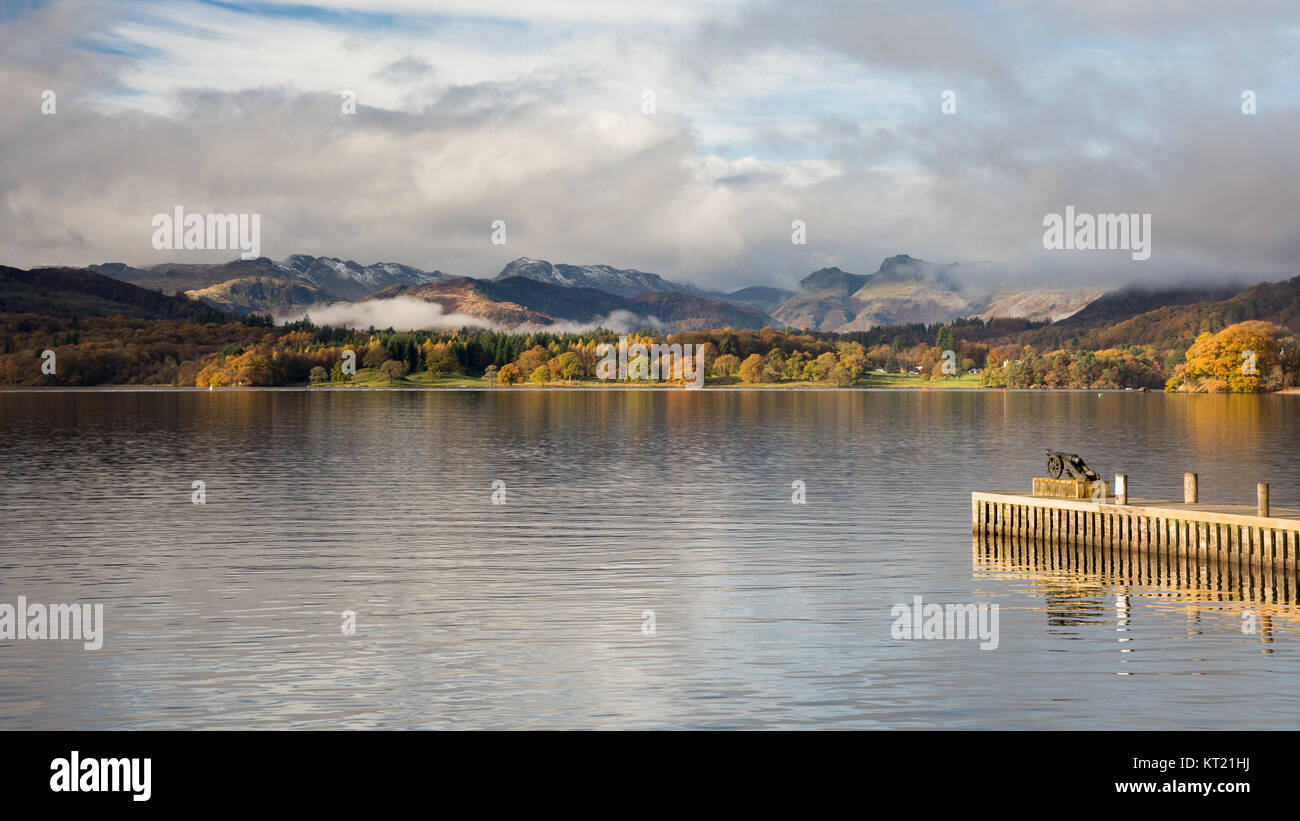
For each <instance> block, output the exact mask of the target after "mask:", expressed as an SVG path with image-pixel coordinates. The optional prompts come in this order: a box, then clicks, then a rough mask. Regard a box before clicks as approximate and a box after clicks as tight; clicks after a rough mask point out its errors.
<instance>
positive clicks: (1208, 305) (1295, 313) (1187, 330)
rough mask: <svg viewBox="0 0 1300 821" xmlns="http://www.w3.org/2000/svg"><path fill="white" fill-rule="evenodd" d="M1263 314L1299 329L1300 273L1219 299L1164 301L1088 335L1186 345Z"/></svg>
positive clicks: (1101, 340) (1110, 341) (1106, 340)
mask: <svg viewBox="0 0 1300 821" xmlns="http://www.w3.org/2000/svg"><path fill="white" fill-rule="evenodd" d="M1252 319H1260V320H1265V321H1268V322H1275V323H1277V324H1278V325H1281V326H1283V327H1285V328H1287V329H1289V330H1291V331H1294V332H1300V277H1292V278H1291V279H1289V280H1286V281H1284V282H1262V283H1260V284H1258V285H1254V286H1252V287H1250V288H1246V289H1245V290H1243V291H1241V292H1240V293H1237V294H1235V295H1233V296H1231V297H1229V298H1228V299H1223V300H1219V301H1217V302H1198V303H1195V304H1192V305H1166V306H1162V307H1160V308H1156V309H1155V310H1152V311H1147V312H1145V313H1141V314H1138V315H1137V316H1134V317H1132V318H1130V319H1126V320H1124V321H1121V322H1118V323H1115V324H1106V325H1103V326H1101V327H1099V328H1096V329H1094V330H1092V331H1091V332H1090V333H1089V334H1088V335H1087V336H1085V337H1084V338H1085V339H1088V340H1090V341H1094V342H1095V343H1096V344H1098V345H1100V346H1112V345H1121V344H1138V345H1142V344H1155V345H1159V346H1161V347H1169V348H1175V349H1179V350H1185V349H1186V348H1187V346H1189V345H1191V343H1192V342H1193V341H1195V339H1196V337H1197V335H1198V334H1200V333H1202V332H1204V331H1210V332H1212V333H1217V332H1218V331H1221V330H1223V329H1224V328H1226V327H1228V326H1229V325H1234V324H1236V323H1238V322H1245V321H1247V320H1252Z"/></svg>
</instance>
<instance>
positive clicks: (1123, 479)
mask: <svg viewBox="0 0 1300 821" xmlns="http://www.w3.org/2000/svg"><path fill="white" fill-rule="evenodd" d="M1115 504H1117V505H1126V504H1128V474H1127V473H1116V474H1115Z"/></svg>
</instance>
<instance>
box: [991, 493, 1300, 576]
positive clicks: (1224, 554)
mask: <svg viewBox="0 0 1300 821" xmlns="http://www.w3.org/2000/svg"><path fill="white" fill-rule="evenodd" d="M1081 484H1085V485H1092V484H1096V485H1101V489H1100V492H1098V493H1097V495H1098V496H1099V497H1100V498H1072V499H1071V498H1058V497H1055V496H1035V495H1032V494H1023V493H1001V492H977V493H972V494H971V529H972V530H973V531H974V532H975V533H977V534H978V533H992V534H1000V535H1008V536H1020V537H1024V538H1027V539H1036V540H1044V541H1049V542H1069V543H1074V544H1083V545H1097V546H1103V547H1114V548H1119V549H1123V550H1129V551H1139V552H1144V553H1152V554H1156V555H1166V556H1177V557H1184V558H1186V559H1188V560H1193V561H1199V562H1214V561H1229V562H1233V563H1238V564H1241V565H1243V566H1249V567H1260V568H1265V567H1268V568H1277V569H1281V570H1288V571H1290V570H1295V569H1296V568H1297V553H1300V510H1292V509H1287V510H1280V509H1271V508H1270V506H1269V499H1268V485H1266V484H1260V485H1259V487H1258V494H1257V495H1258V498H1257V503H1256V504H1255V505H1254V506H1250V505H1225V504H1203V503H1201V502H1200V501H1199V489H1198V481H1197V476H1196V474H1194V473H1188V474H1186V475H1185V476H1184V484H1183V487H1184V499H1183V501H1182V502H1181V503H1179V502H1176V501H1169V500H1162V499H1129V498H1128V477H1127V476H1125V475H1123V474H1119V475H1117V476H1116V477H1115V483H1114V486H1115V493H1114V496H1110V495H1108V492H1109V487H1108V486H1107V485H1106V484H1105V483H1102V482H1097V483H1081ZM1086 491H1087V489H1086V488H1085V492H1082V493H1081V494H1080V495H1082V496H1085V497H1089V496H1090V495H1091V494H1089V493H1088V492H1086Z"/></svg>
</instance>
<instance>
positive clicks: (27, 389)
mask: <svg viewBox="0 0 1300 821" xmlns="http://www.w3.org/2000/svg"><path fill="white" fill-rule="evenodd" d="M171 391H175V392H178V393H191V392H192V393H238V392H253V391H329V392H343V391H407V392H429V391H433V392H437V391H442V392H447V391H499V392H502V393H513V392H538V391H571V392H584V393H596V392H600V391H643V392H654V393H660V392H674V393H704V392H720V391H758V392H773V391H781V392H790V393H795V392H800V393H886V392H891V391H903V392H914V393H1035V394H1043V393H1096V394H1098V395H1099V396H1104V395H1106V394H1111V393H1121V394H1129V393H1133V394H1141V393H1145V394H1152V395H1159V396H1300V388H1285V389H1283V390H1279V391H1269V392H1266V393H1220V394H1211V393H1189V392H1185V391H1172V392H1168V391H1158V390H1145V391H1143V390H1138V389H1136V388H1111V389H1102V390H1096V389H1090V388H984V387H979V386H965V387H958V386H954V387H943V386H937V387H930V386H924V387H923V386H919V385H916V386H913V385H890V386H880V385H875V386H872V385H862V386H854V387H847V388H842V387H838V386H826V387H813V386H808V385H780V384H757V385H754V384H748V385H714V386H705V387H703V388H686V387H682V386H680V385H632V384H619V385H551V384H548V385H512V386H509V387H502V386H499V385H465V384H461V385H413V384H408V385H345V384H323V385H263V386H255V387H207V388H200V387H197V386H186V385H77V386H71V385H49V386H46V385H12V386H0V394H3V393H165V392H171Z"/></svg>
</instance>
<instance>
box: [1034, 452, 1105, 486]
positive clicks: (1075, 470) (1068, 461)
mask: <svg viewBox="0 0 1300 821" xmlns="http://www.w3.org/2000/svg"><path fill="white" fill-rule="evenodd" d="M1063 473H1068V474H1069V478H1071V479H1079V480H1081V481H1086V482H1096V481H1098V480H1099V479H1101V477H1100V476H1098V475H1097V473H1096V472H1095V471H1094V470H1093V469H1092V468H1090V467H1088V466H1087V465H1085V464H1084V463H1083V459H1082V458H1080V457H1079V455H1078V454H1077V453H1061V452H1060V451H1055V450H1049V451H1047V475H1049V476H1051V477H1052V478H1053V479H1060V478H1061V474H1063Z"/></svg>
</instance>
